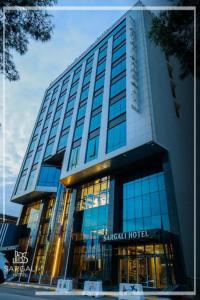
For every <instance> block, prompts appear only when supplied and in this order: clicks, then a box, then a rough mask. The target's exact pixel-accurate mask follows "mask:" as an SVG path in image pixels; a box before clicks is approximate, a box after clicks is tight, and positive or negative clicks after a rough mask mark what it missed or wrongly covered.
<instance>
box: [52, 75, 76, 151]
mask: <svg viewBox="0 0 200 300" xmlns="http://www.w3.org/2000/svg"><path fill="white" fill-rule="evenodd" d="M72 79H73V72H72V73H71V75H70V78H69V82H68V89H67V93H66V95H65V100H64V103H63V109H62V113H61V116H60V120H61V121H60V122H59V125H58V129H57V135H56V139H55V142H54V147H53V153H54V152H56V149H57V147H58V143H59V139H60V135H61V129H62V124H63V122H62V120H63V119H64V114H65V109H64V107H67V102H68V98H69V93H70V87H71V83H72Z"/></svg>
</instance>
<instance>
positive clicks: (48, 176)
mask: <svg viewBox="0 0 200 300" xmlns="http://www.w3.org/2000/svg"><path fill="white" fill-rule="evenodd" d="M59 178H60V169H59V168H56V167H53V166H42V167H41V169H40V175H39V178H38V182H37V185H38V186H57V185H58V182H59Z"/></svg>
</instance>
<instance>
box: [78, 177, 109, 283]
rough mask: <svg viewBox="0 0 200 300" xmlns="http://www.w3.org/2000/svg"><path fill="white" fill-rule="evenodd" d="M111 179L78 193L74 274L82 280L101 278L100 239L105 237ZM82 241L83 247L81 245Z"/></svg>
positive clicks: (82, 187)
mask: <svg viewBox="0 0 200 300" xmlns="http://www.w3.org/2000/svg"><path fill="white" fill-rule="evenodd" d="M109 191H110V179H109V177H104V178H101V179H97V180H95V181H93V182H90V183H88V184H86V185H83V186H81V187H80V189H79V190H78V194H77V200H76V212H75V216H74V218H75V222H74V229H73V240H74V251H73V253H74V254H73V269H72V274H73V275H74V276H78V277H80V278H84V279H86V278H92V277H93V278H94V277H95V278H99V277H100V276H101V274H102V261H101V255H102V251H101V245H100V243H99V237H100V236H102V235H104V234H106V232H107V223H108V204H109ZM80 241H83V242H82V243H83V245H82V246H81V245H80Z"/></svg>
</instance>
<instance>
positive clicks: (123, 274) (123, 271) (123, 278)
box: [119, 257, 129, 282]
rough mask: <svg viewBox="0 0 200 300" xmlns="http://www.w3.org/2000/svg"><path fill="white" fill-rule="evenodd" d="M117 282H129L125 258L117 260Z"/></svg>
mask: <svg viewBox="0 0 200 300" xmlns="http://www.w3.org/2000/svg"><path fill="white" fill-rule="evenodd" d="M119 280H120V281H119V282H129V280H128V259H127V257H123V258H120V260H119Z"/></svg>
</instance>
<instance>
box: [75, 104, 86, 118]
mask: <svg viewBox="0 0 200 300" xmlns="http://www.w3.org/2000/svg"><path fill="white" fill-rule="evenodd" d="M86 106H87V105H86V104H85V105H83V106H81V107H79V110H78V115H77V120H80V119H81V118H83V117H84V116H85V112H86Z"/></svg>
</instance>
